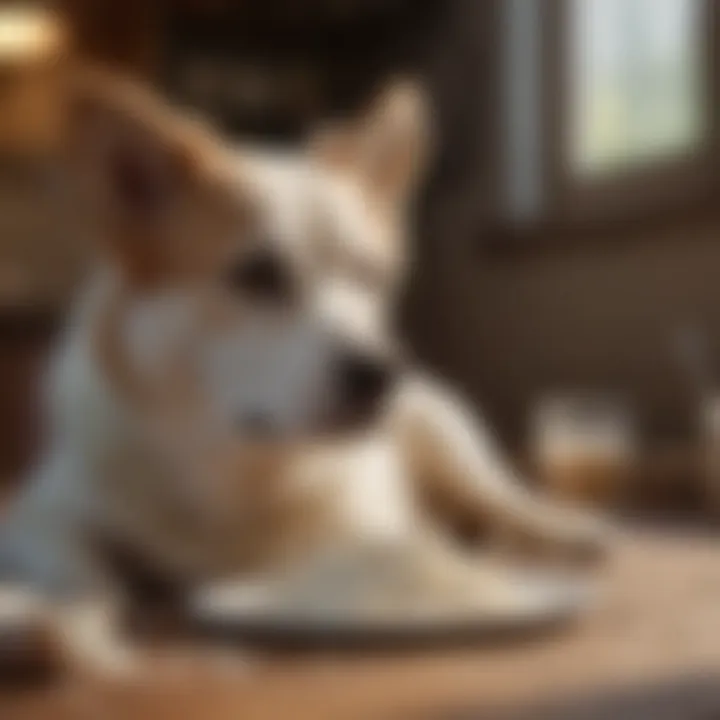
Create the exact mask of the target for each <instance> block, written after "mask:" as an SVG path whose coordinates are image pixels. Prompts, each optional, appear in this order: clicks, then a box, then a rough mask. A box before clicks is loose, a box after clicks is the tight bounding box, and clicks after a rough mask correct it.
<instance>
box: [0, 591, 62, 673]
mask: <svg viewBox="0 0 720 720" xmlns="http://www.w3.org/2000/svg"><path fill="white" fill-rule="evenodd" d="M63 663H64V657H63V651H62V642H61V638H60V636H59V634H58V627H57V623H56V621H55V615H54V613H53V611H52V609H51V608H50V606H49V605H48V604H47V603H45V602H44V601H43V600H42V598H41V597H40V596H38V595H36V594H34V593H32V592H31V591H29V590H26V589H24V588H21V587H16V586H0V683H2V684H5V683H19V682H20V683H26V682H32V681H36V680H37V681H41V680H44V679H48V678H51V677H53V676H55V675H57V674H58V673H60V672H61V671H62V669H63Z"/></svg>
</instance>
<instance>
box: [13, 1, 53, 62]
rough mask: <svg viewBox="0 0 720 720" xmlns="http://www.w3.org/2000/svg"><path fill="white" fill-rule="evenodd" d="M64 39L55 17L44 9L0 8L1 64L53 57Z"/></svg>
mask: <svg viewBox="0 0 720 720" xmlns="http://www.w3.org/2000/svg"><path fill="white" fill-rule="evenodd" d="M63 38H64V33H63V28H62V24H61V22H60V20H59V18H58V17H57V15H56V14H55V13H53V12H51V11H50V10H47V9H44V8H28V7H0V61H30V60H38V59H42V58H46V57H49V56H51V55H52V54H54V53H55V52H56V51H57V50H58V48H59V47H60V46H61V44H62V42H63Z"/></svg>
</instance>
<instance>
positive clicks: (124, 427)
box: [0, 68, 605, 667]
mask: <svg viewBox="0 0 720 720" xmlns="http://www.w3.org/2000/svg"><path fill="white" fill-rule="evenodd" d="M72 96H73V99H74V102H73V118H74V126H75V128H76V131H75V132H74V133H73V136H72V142H71V143H70V153H69V157H70V159H71V162H72V166H73V169H74V171H75V176H76V177H77V178H79V179H80V180H81V183H80V185H81V187H82V192H83V193H84V195H83V198H84V199H85V205H84V212H86V213H87V214H88V215H91V216H92V219H93V223H94V227H95V228H97V232H96V235H97V240H98V242H97V249H98V253H97V255H98V261H97V265H96V270H95V272H94V273H93V275H92V277H91V279H90V281H89V283H88V286H87V287H86V288H85V289H84V291H83V292H82V293H81V294H80V298H79V300H78V302H77V304H76V306H75V307H74V309H73V311H72V313H71V318H70V321H69V323H68V326H67V329H66V331H65V333H64V335H63V338H62V340H61V342H60V343H59V345H58V348H57V351H56V352H55V354H54V356H53V360H52V362H51V366H50V370H49V372H48V377H47V380H48V382H47V388H46V393H45V398H46V400H47V420H48V441H47V443H46V446H45V448H44V452H43V453H42V455H41V457H40V459H39V462H38V463H37V465H36V466H35V467H34V469H33V470H32V472H31V473H30V476H29V477H28V478H27V479H26V482H25V483H24V485H23V488H22V490H21V491H20V493H19V496H18V497H17V498H16V499H15V500H14V501H13V502H12V503H11V506H10V508H9V511H8V512H7V514H6V516H5V518H4V520H3V523H2V527H1V529H0V567H1V568H2V578H3V585H2V587H3V588H4V589H3V590H2V591H0V610H2V613H0V615H1V616H2V617H3V618H5V620H3V622H5V623H6V624H7V623H10V624H12V623H15V625H17V626H22V623H23V622H27V621H28V617H30V616H32V618H34V619H35V620H37V618H38V617H39V616H42V615H43V612H45V613H46V615H47V616H48V617H49V616H50V615H52V618H53V622H54V623H58V624H59V625H60V626H61V627H62V633H61V635H62V638H63V640H62V643H63V645H64V646H67V647H65V648H64V650H63V652H66V653H68V654H69V655H70V656H72V657H73V658H74V659H78V660H81V659H84V660H85V662H87V663H88V664H89V665H92V666H95V667H98V666H100V665H101V664H102V663H103V661H104V660H103V659H104V658H105V657H106V655H107V654H108V653H107V650H108V648H110V647H115V646H116V643H117V642H118V638H117V632H116V630H115V628H116V626H115V622H116V619H117V614H118V613H119V612H120V611H121V608H122V607H124V604H125V602H127V601H129V600H131V599H132V598H133V597H134V593H135V591H136V590H137V588H136V585H137V583H136V582H135V580H136V579H137V578H136V574H134V573H133V572H130V571H129V570H127V566H128V563H123V562H122V561H121V558H123V557H132V558H134V559H135V560H140V561H141V562H140V565H142V567H143V568H144V570H146V571H147V572H144V573H143V575H144V576H145V577H147V576H150V577H151V578H152V579H153V581H159V580H162V581H163V582H164V581H168V585H172V586H173V587H175V588H180V589H181V592H182V591H184V590H186V589H188V588H194V587H199V586H202V585H203V584H205V583H213V582H216V581H223V582H229V581H232V579H233V578H242V577H246V576H248V575H249V574H252V573H257V572H271V573H275V574H276V575H277V576H283V574H284V573H289V572H291V571H292V572H297V571H298V568H310V567H311V566H313V563H314V562H315V559H316V558H321V557H327V556H328V550H329V549H332V551H333V552H334V553H336V554H337V553H338V552H339V553H340V554H342V553H346V557H353V554H355V555H356V556H357V557H360V556H362V555H363V553H364V552H365V549H367V548H377V547H380V546H383V547H394V548H400V547H402V548H407V549H409V555H408V556H407V557H409V556H410V555H412V557H413V558H415V559H417V558H419V559H420V562H419V565H418V566H419V567H425V565H424V560H423V558H428V563H427V566H428V567H430V565H433V570H432V572H429V571H428V573H427V578H425V580H423V582H425V586H423V587H426V589H427V588H429V587H430V586H433V587H435V585H438V586H439V587H440V589H441V590H443V589H448V588H450V587H452V593H450V594H449V595H452V594H453V593H454V594H455V596H458V595H459V594H462V593H467V592H469V591H470V590H469V589H470V584H469V579H470V578H471V575H472V569H471V568H470V565H469V564H468V563H465V561H464V559H463V558H461V555H462V554H461V551H460V550H459V549H455V546H454V545H453V543H452V542H451V540H450V536H451V528H452V527H455V526H456V525H457V524H458V523H460V524H463V525H464V526H466V527H472V528H474V529H480V528H483V527H488V526H489V527H492V528H495V529H498V530H505V531H512V532H514V533H516V534H518V535H522V536H524V537H526V538H529V539H532V540H533V542H534V543H535V544H536V545H537V546H538V547H540V546H541V545H542V546H547V547H553V548H556V549H558V550H569V551H573V552H574V551H578V552H580V553H583V554H586V553H587V554H592V553H595V552H596V551H599V550H600V549H601V548H602V547H603V545H604V542H605V530H604V528H601V527H600V525H599V524H598V523H596V522H595V521H594V519H591V518H587V517H585V516H583V515H579V514H576V513H574V512H572V511H570V510H569V509H564V508H559V507H555V506H553V505H552V504H550V503H547V502H545V501H544V500H542V499H541V498H539V497H536V496H535V495H534V494H533V493H531V491H530V490H528V489H527V488H526V486H525V484H524V483H522V482H521V480H520V479H519V478H517V477H516V475H515V473H514V472H513V471H512V470H511V469H510V467H509V466H508V464H506V463H505V462H504V460H503V459H502V458H501V456H500V454H499V452H498V450H497V449H496V448H495V447H494V441H493V439H492V435H491V433H490V431H489V430H488V429H487V428H486V427H484V426H483V424H482V422H481V421H480V420H478V419H477V418H476V417H475V415H474V413H473V412H472V411H471V410H470V409H469V408H468V407H467V406H466V404H465V403H464V402H463V401H462V399H461V398H460V397H458V395H456V394H455V393H453V392H452V391H450V390H449V389H447V388H446V387H445V386H444V385H443V384H442V383H441V382H439V381H438V380H437V379H435V378H433V377H431V376H430V375H428V374H427V373H423V372H422V371H421V370H420V369H418V368H416V367H414V366H413V364H412V362H410V361H409V360H408V359H407V357H404V356H403V349H402V348H401V347H399V346H398V345H399V343H398V341H397V339H396V334H395V332H394V328H393V322H392V318H393V308H394V305H395V303H396V300H397V297H398V294H399V292H400V290H401V288H402V282H403V279H404V277H405V276H406V275H407V273H408V271H409V268H410V264H409V263H410V260H409V257H410V247H409V238H408V237H406V234H407V217H408V211H409V208H410V205H411V203H412V200H413V195H414V191H415V190H416V188H417V185H418V183H419V182H420V180H421V178H422V174H423V170H424V167H425V165H426V163H427V161H428V157H429V156H430V154H431V144H432V143H431V136H432V132H431V127H430V125H431V117H430V112H429V109H428V107H427V104H426V101H425V98H424V96H423V93H422V92H421V90H420V89H419V87H418V86H417V85H416V84H414V83H412V82H410V81H407V80H398V81H396V82H392V83H390V84H389V85H388V87H387V88H386V89H385V90H384V92H382V93H381V94H380V95H379V96H378V98H377V99H376V100H375V102H374V103H373V104H372V105H371V106H370V107H369V108H368V109H367V110H366V112H365V113H363V114H362V116H361V117H359V118H357V119H355V120H352V121H346V122H343V123H338V124H336V125H334V126H329V127H325V128H321V129H320V130H318V132H316V133H314V134H313V135H312V136H311V137H310V138H308V140H307V142H306V143H304V144H303V146H302V147H301V148H300V149H299V150H297V151H295V152H292V153H291V152H288V151H276V150H271V149H265V148H258V147H255V146H243V145H241V144H233V143H230V142H229V141H227V140H225V139H224V138H223V137H222V136H221V135H220V134H219V133H218V132H216V131H215V130H214V129H213V128H212V126H211V125H210V124H208V123H207V122H205V121H204V120H202V119H199V118H196V117H192V116H190V115H189V114H188V113H186V112H181V111H179V110H177V109H175V108H173V107H172V106H171V105H170V104H169V103H167V102H165V101H163V100H162V99H161V98H160V97H158V96H157V95H155V94H154V93H153V92H151V91H150V90H149V89H148V88H146V87H143V86H142V85H140V84H138V83H134V82H132V81H130V80H128V79H126V78H121V77H118V76H117V75H115V74H113V73H110V72H108V71H106V70H98V69H97V68H96V69H93V70H85V71H83V72H82V73H80V74H79V77H78V79H77V81H76V82H75V83H74V85H73V95H72ZM431 557H432V558H435V560H433V561H432V562H430V560H429V558H431ZM437 558H442V560H441V561H437ZM453 558H457V563H454V561H453V560H452V559H453ZM433 563H434V564H433ZM137 564H138V563H135V565H137ZM370 565H372V564H370ZM451 567H452V568H454V569H453V572H456V571H457V572H456V574H455V575H453V579H452V581H451V580H450V574H452V573H450V572H449V571H448V568H451ZM439 568H443V569H442V570H441V571H438V569H439ZM366 571H367V569H366ZM423 572H425V571H424V570H423V571H422V572H421V575H422V573H423ZM423 577H425V576H424V575H423ZM460 580H462V582H459V581H460ZM443 583H447V588H445V586H444V585H443ZM453 583H454V584H453ZM156 584H157V583H156ZM160 584H162V583H160ZM421 584H422V583H421ZM472 587H473V590H472V592H474V593H480V594H482V592H483V585H482V583H479V584H478V583H476V584H475V585H473V586H472ZM461 588H462V592H461ZM449 595H448V597H449ZM31 597H32V598H36V599H40V600H36V601H34V602H35V604H33V603H31V602H30V601H29V598H31ZM48 601H51V602H52V607H53V611H52V612H50V611H49V610H48V609H47V607H48V606H47V605H46V604H43V603H47V602H48ZM38 603H40V604H38ZM28 608H35V610H36V612H35V614H33V613H32V612H31V611H30V610H29V609H28ZM38 608H41V609H38ZM110 638H112V640H110ZM109 654H110V655H112V656H113V662H115V661H116V660H117V657H116V655H115V654H113V653H109ZM101 656H102V658H101Z"/></svg>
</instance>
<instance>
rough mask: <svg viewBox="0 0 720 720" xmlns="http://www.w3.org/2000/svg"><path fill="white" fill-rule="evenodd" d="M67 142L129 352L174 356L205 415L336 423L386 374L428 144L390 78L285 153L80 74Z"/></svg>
mask: <svg viewBox="0 0 720 720" xmlns="http://www.w3.org/2000/svg"><path fill="white" fill-rule="evenodd" d="M77 99H78V100H79V102H78V104H77V107H76V109H77V110H78V112H79V115H77V116H76V117H79V118H80V119H81V120H82V124H81V125H80V127H81V128H82V132H81V133H79V134H78V135H77V140H78V143H77V144H76V145H74V149H73V154H74V156H75V159H76V160H80V161H81V162H80V167H82V168H83V172H84V177H85V180H86V181H88V185H87V187H88V188H89V189H90V191H91V194H90V195H89V197H90V198H92V204H91V207H92V209H94V210H96V211H97V215H98V218H99V220H100V221H101V223H102V230H101V232H102V236H103V238H104V239H105V240H106V241H107V245H106V246H105V250H106V257H109V258H110V262H111V265H112V266H113V267H114V268H116V269H117V270H118V271H119V273H120V274H121V275H122V278H123V281H124V284H125V287H126V288H127V289H128V290H129V295H130V300H131V303H130V305H131V307H132V308H133V310H132V315H133V317H134V320H133V324H134V326H135V330H134V331H133V332H131V333H129V334H128V337H127V340H128V342H129V343H130V344H135V345H138V344H139V345H142V346H143V347H141V348H139V349H138V348H135V349H136V350H137V351H138V352H136V353H135V355H136V356H137V357H139V356H142V355H143V354H144V355H146V356H150V355H152V356H153V358H154V360H153V362H155V363H156V365H157V363H159V367H160V374H159V375H158V376H157V377H158V378H159V381H161V380H162V377H161V376H162V374H163V370H162V368H163V363H165V362H169V361H170V360H169V358H170V355H171V354H173V355H175V356H176V357H175V358H174V360H173V361H172V362H176V361H177V354H178V353H182V354H183V363H184V367H185V369H186V370H187V371H188V372H187V374H186V376H185V377H186V378H187V382H190V383H192V384H193V389H194V391H195V392H196V394H198V395H199V396H200V397H201V399H202V401H203V402H204V403H205V405H206V407H207V408H208V409H209V410H210V412H211V413H212V416H213V417H214V418H215V419H216V420H218V421H219V422H221V423H223V424H224V426H225V427H226V428H233V429H234V431H236V432H237V433H240V434H242V435H243V436H247V435H248V434H253V433H259V434H262V435H264V436H270V437H273V438H275V437H286V436H297V435H303V434H316V433H318V432H322V431H330V430H333V429H337V428H342V427H344V428H348V427H352V426H356V425H358V424H361V423H362V422H363V421H365V420H367V419H368V418H370V417H371V416H372V415H373V414H374V413H375V412H376V411H377V410H378V409H379V407H380V406H381V405H382V401H383V399H384V398H385V396H386V395H387V393H388V392H389V391H390V389H391V388H392V385H393V381H394V379H395V376H396V374H397V372H398V369H399V364H400V359H399V357H398V353H397V349H396V348H395V347H394V344H393V338H392V332H391V328H390V327H389V325H390V324H391V318H392V307H391V306H392V303H393V300H394V297H395V295H396V292H397V289H398V286H399V284H400V282H401V280H402V276H403V274H404V271H405V269H406V267H405V265H406V255H407V253H406V246H405V238H404V237H403V235H404V230H405V214H406V213H405V210H406V206H407V203H408V200H409V199H410V197H411V193H412V190H413V187H414V185H415V183H416V180H417V178H418V174H419V172H420V169H421V166H422V160H423V158H424V156H425V154H426V147H425V146H426V134H427V130H426V121H427V118H426V111H425V108H424V104H423V100H422V97H421V95H420V93H419V92H418V91H417V89H416V88H415V87H414V86H412V85H409V84H407V83H395V84H392V85H391V86H390V87H388V89H387V90H386V91H385V92H384V93H382V94H381V96H380V97H379V98H378V99H377V101H376V102H375V103H374V104H373V105H372V106H371V107H370V109H369V110H368V111H367V112H366V113H365V114H364V116H362V117H360V118H359V119H357V120H356V121H354V122H348V123H347V124H345V125H342V126H337V127H332V128H328V129H324V130H322V131H320V132H318V133H316V134H315V135H314V136H313V137H312V138H311V139H309V141H308V142H307V144H306V145H305V146H304V147H303V148H301V149H300V150H299V151H298V152H296V153H293V154H290V153H284V152H271V151H269V150H268V151H266V150H262V149H259V148H256V147H242V146H237V145H233V144H231V143H229V142H227V141H225V140H224V139H223V138H222V137H220V136H219V135H218V134H216V133H215V131H214V130H213V129H212V128H211V127H209V126H208V125H206V124H204V123H203V122H200V121H198V120H196V119H192V118H191V117H189V116H188V115H187V114H185V113H178V112H176V111H175V110H173V109H172V108H171V107H170V106H168V105H167V104H165V103H164V102H162V101H161V100H160V99H159V98H157V97H156V96H154V95H153V94H151V93H149V92H147V91H146V90H145V89H142V88H138V87H137V86H134V85H132V84H129V83H126V82H123V81H119V80H117V79H114V78H113V79H108V78H107V77H106V76H104V75H100V76H95V75H93V76H86V77H84V78H83V81H82V83H81V84H80V91H79V93H78V95H77Z"/></svg>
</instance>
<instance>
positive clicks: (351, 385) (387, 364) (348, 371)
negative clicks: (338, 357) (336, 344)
mask: <svg viewBox="0 0 720 720" xmlns="http://www.w3.org/2000/svg"><path fill="white" fill-rule="evenodd" d="M395 375H396V371H395V368H394V366H393V363H392V362H391V361H390V360H387V359H384V358H381V357H374V356H370V355H361V354H353V355H347V356H346V357H345V358H344V359H343V360H342V361H341V365H340V376H341V383H342V386H343V389H344V391H345V393H346V395H347V397H348V398H349V399H350V401H351V402H354V403H359V404H365V403H374V402H377V401H378V400H379V399H380V398H381V397H382V396H383V395H384V394H385V393H386V392H387V391H388V390H389V388H390V386H391V384H392V381H393V379H394V377H395Z"/></svg>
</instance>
